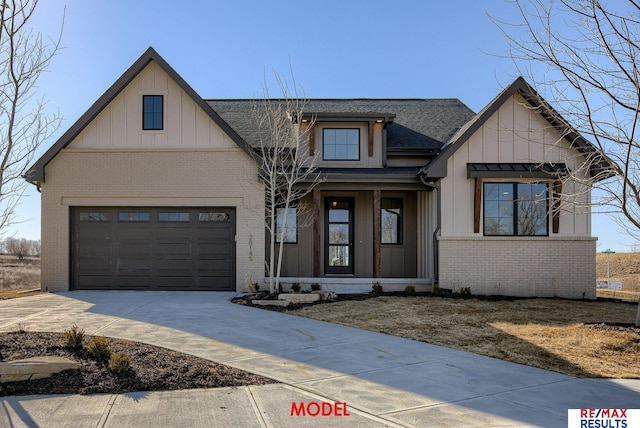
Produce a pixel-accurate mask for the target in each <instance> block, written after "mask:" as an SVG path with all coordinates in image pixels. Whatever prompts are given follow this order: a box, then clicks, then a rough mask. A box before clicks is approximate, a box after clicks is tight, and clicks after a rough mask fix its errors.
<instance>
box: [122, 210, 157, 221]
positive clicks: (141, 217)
mask: <svg viewBox="0 0 640 428" xmlns="http://www.w3.org/2000/svg"><path fill="white" fill-rule="evenodd" d="M150 218H151V217H150V215H149V213H148V212H119V213H118V221H123V222H148V221H149V219H150Z"/></svg>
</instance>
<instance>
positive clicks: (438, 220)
mask: <svg viewBox="0 0 640 428" xmlns="http://www.w3.org/2000/svg"><path fill="white" fill-rule="evenodd" d="M420 181H422V184H424V185H425V186H427V187H430V188H432V189H433V190H435V191H436V194H437V198H436V210H437V213H436V229H435V230H434V231H433V237H432V239H433V279H432V280H431V285H432V286H433V285H435V284H437V283H438V261H439V251H438V236H440V227H441V225H442V214H441V212H442V210H441V200H440V186H439V185H437V184H434V183H431V182H429V181H426V179H425V176H424V175H422V174H420Z"/></svg>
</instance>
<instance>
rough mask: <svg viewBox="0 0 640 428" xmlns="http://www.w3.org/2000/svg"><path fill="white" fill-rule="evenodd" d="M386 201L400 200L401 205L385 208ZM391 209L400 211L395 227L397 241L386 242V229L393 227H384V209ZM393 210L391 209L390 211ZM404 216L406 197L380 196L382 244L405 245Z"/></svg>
mask: <svg viewBox="0 0 640 428" xmlns="http://www.w3.org/2000/svg"><path fill="white" fill-rule="evenodd" d="M385 202H399V203H400V204H399V205H400V206H399V207H391V208H385ZM390 209H399V210H400V213H399V214H397V215H398V218H397V221H396V224H395V229H396V242H384V241H383V238H384V229H391V228H385V227H384V211H385V210H390ZM389 212H391V211H389ZM403 217H404V198H400V197H395V198H394V197H384V198H380V244H382V245H403V243H404V237H403V228H404V222H403Z"/></svg>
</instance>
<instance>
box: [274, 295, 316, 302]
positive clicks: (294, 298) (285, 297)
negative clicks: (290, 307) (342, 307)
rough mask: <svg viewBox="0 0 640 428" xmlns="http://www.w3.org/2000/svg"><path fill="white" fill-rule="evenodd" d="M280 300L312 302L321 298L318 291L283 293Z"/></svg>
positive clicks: (279, 297)
mask: <svg viewBox="0 0 640 428" xmlns="http://www.w3.org/2000/svg"><path fill="white" fill-rule="evenodd" d="M278 300H287V301H289V302H291V303H311V302H316V301H318V300H320V295H319V294H318V293H281V294H278Z"/></svg>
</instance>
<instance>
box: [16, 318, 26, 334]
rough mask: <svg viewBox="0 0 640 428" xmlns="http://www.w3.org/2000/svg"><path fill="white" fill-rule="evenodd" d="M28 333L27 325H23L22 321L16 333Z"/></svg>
mask: <svg viewBox="0 0 640 428" xmlns="http://www.w3.org/2000/svg"><path fill="white" fill-rule="evenodd" d="M26 332H27V325H26V324H25V323H23V322H22V321H20V322H19V323H18V325H17V326H16V333H20V334H22V333H26Z"/></svg>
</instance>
